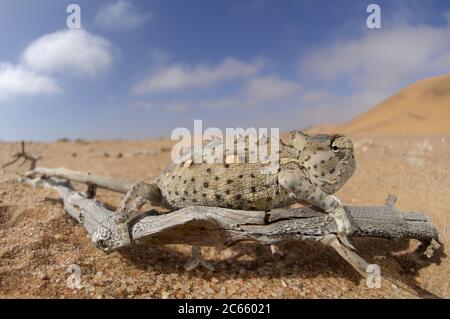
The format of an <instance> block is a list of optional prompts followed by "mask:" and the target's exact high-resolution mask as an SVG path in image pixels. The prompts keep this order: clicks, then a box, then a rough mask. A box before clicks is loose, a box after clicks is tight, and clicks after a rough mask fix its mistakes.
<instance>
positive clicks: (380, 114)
mask: <svg viewBox="0 0 450 319" xmlns="http://www.w3.org/2000/svg"><path fill="white" fill-rule="evenodd" d="M333 130H336V131H339V132H343V133H349V134H355V133H400V134H422V133H448V132H450V75H445V76H439V77H433V78H429V79H425V80H422V81H419V82H416V83H414V84H413V85H411V86H409V87H407V88H405V89H403V90H401V91H400V92H398V93H397V94H395V95H393V96H392V97H390V98H389V99H387V100H386V101H384V102H382V103H380V104H378V105H377V106H375V107H374V108H372V109H371V110H369V111H368V112H366V113H364V114H362V115H360V116H358V117H356V118H354V119H353V120H351V121H350V122H348V123H346V124H344V125H341V126H338V127H337V128H334V129H333Z"/></svg>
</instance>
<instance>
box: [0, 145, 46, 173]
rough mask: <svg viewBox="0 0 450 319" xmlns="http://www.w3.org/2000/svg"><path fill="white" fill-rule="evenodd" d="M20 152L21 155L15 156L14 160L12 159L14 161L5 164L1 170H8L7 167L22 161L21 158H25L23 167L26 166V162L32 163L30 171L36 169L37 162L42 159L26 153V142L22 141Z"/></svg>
mask: <svg viewBox="0 0 450 319" xmlns="http://www.w3.org/2000/svg"><path fill="white" fill-rule="evenodd" d="M20 149H21V150H20V152H19V153H16V154H15V155H14V156H13V158H12V160H11V161H9V162H8V163H6V164H4V165H3V166H2V167H1V168H0V169H4V168H6V167H8V166H11V165H13V164H14V163H15V162H17V161H18V160H19V159H21V158H23V160H24V161H23V163H22V164H21V165H23V164H25V163H26V162H28V161H29V162H30V170H34V169H35V168H36V162H37V161H38V160H40V159H41V157H40V156H38V157H36V156H33V155H30V154H28V153H27V152H26V151H25V142H24V141H22V142H21V143H20Z"/></svg>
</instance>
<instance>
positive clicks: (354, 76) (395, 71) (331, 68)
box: [300, 25, 450, 90]
mask: <svg viewBox="0 0 450 319" xmlns="http://www.w3.org/2000/svg"><path fill="white" fill-rule="evenodd" d="M300 66H301V69H302V71H306V73H307V74H309V75H313V76H315V77H316V78H319V79H327V80H341V79H343V80H347V79H349V80H350V81H351V84H352V85H353V87H359V88H370V89H372V90H391V89H392V88H395V87H396V86H397V85H398V84H400V83H401V82H402V81H404V80H407V79H410V78H411V77H417V76H419V77H420V76H421V75H422V76H423V75H425V74H431V73H433V72H435V73H444V72H448V71H449V70H450V28H449V27H441V28H439V27H429V26H408V25H404V26H399V27H396V28H393V29H388V30H384V29H383V30H381V31H380V32H369V33H367V34H366V35H365V36H364V37H363V38H360V39H358V40H353V41H338V42H336V43H335V44H334V45H332V46H331V47H330V46H327V47H324V48H322V49H319V50H316V51H314V52H312V53H311V54H310V55H309V56H307V57H306V58H304V59H303V60H301V62H300Z"/></svg>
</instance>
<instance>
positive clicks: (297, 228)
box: [20, 168, 442, 276]
mask: <svg viewBox="0 0 450 319" xmlns="http://www.w3.org/2000/svg"><path fill="white" fill-rule="evenodd" d="M35 174H41V175H43V176H42V177H37V178H34V179H32V178H31V177H33V176H34V175H35ZM27 176H28V177H24V178H21V179H20V182H22V183H26V184H29V185H33V186H41V187H47V188H52V189H55V190H56V191H57V192H58V193H59V197H60V198H61V199H62V201H63V203H64V208H65V210H66V211H67V213H68V214H69V215H70V216H72V217H73V218H75V219H76V220H77V221H78V222H80V223H81V224H83V226H84V227H85V228H86V230H87V232H88V233H89V235H90V236H91V238H92V241H93V243H94V244H95V245H96V246H97V247H98V248H100V249H102V250H104V251H111V250H114V249H118V248H123V247H124V246H125V245H124V243H123V242H122V241H121V239H120V236H119V235H118V230H117V229H116V227H115V222H114V220H115V218H114V214H115V213H114V212H113V211H110V210H108V209H107V208H105V207H104V205H103V204H102V203H101V202H99V201H97V200H95V199H90V198H88V197H87V196H86V194H85V193H81V192H78V191H76V190H75V189H73V187H72V186H71V184H70V182H68V181H67V180H65V179H69V180H72V181H76V182H83V183H87V184H88V185H96V186H98V187H103V188H107V189H111V190H115V191H118V192H121V193H123V192H126V191H127V190H128V189H129V186H130V184H127V183H123V182H120V181H116V180H112V179H108V178H103V177H99V176H95V175H91V174H86V173H80V172H73V171H68V170H65V169H45V168H37V169H35V170H34V171H32V172H30V173H28V174H27ZM61 178H63V179H61ZM394 204H395V197H388V199H387V201H386V205H385V206H346V207H345V209H346V211H347V213H348V215H349V218H350V220H351V224H352V226H353V229H354V233H353V234H352V235H351V237H378V238H385V239H390V240H400V239H407V238H409V239H417V240H420V241H422V242H423V243H424V244H425V245H424V246H428V247H434V248H435V249H438V248H440V247H439V244H438V232H437V230H436V228H435V227H434V226H433V224H432V223H431V221H430V220H429V218H428V217H427V216H426V215H424V214H420V213H414V212H408V213H405V212H401V211H399V210H398V209H397V208H396V207H395V205H394ZM130 232H131V235H132V242H131V244H134V243H147V244H153V245H162V244H190V245H199V246H222V247H227V246H231V245H233V244H234V243H236V242H239V241H257V242H260V243H262V244H277V243H280V242H286V241H299V240H314V241H320V242H322V243H324V244H326V245H329V246H331V247H333V248H334V249H335V250H336V251H337V252H338V253H339V255H341V257H343V258H344V259H345V260H346V261H347V262H349V263H350V264H351V265H352V266H353V267H354V268H355V269H356V270H357V271H358V272H359V273H360V274H361V275H363V276H364V275H366V269H367V265H368V264H367V263H366V262H365V261H364V260H363V259H362V258H361V257H359V256H358V255H357V254H356V253H355V252H353V251H351V250H349V249H348V248H346V247H345V246H344V245H341V243H340V242H339V240H338V238H337V237H336V235H335V234H336V224H335V222H334V219H333V218H332V217H330V215H328V214H325V213H323V212H321V211H320V210H318V209H316V208H313V207H304V208H288V209H274V210H272V211H270V212H263V211H239V210H231V209H226V208H217V207H201V206H197V207H187V208H183V209H180V210H177V211H174V212H171V213H166V214H160V213H158V212H157V211H150V212H147V213H146V214H144V215H143V216H141V217H140V218H139V219H138V220H135V222H134V223H132V225H131V227H130ZM441 248H442V247H441Z"/></svg>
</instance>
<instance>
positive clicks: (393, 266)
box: [0, 135, 450, 298]
mask: <svg viewBox="0 0 450 319" xmlns="http://www.w3.org/2000/svg"><path fill="white" fill-rule="evenodd" d="M354 141H355V144H356V155H357V160H358V168H357V171H356V173H355V175H354V176H353V177H352V178H351V179H350V181H349V182H348V183H347V184H346V185H345V186H344V188H343V189H342V190H341V191H339V193H338V195H339V196H341V197H342V198H343V200H344V201H345V202H346V203H347V204H355V205H356V204H363V205H379V204H383V203H384V200H385V198H386V196H387V195H388V194H389V193H393V194H396V195H397V196H398V202H397V206H398V207H399V208H400V209H402V210H405V211H418V212H427V213H428V214H429V216H430V217H431V219H432V221H433V223H434V224H435V225H436V227H437V228H438V229H439V232H440V236H441V241H442V242H444V244H446V248H445V253H446V254H447V255H448V252H449V248H448V247H449V246H450V243H449V237H450V235H449V234H448V232H447V231H446V229H447V226H448V224H449V221H450V196H449V194H450V192H449V191H450V178H449V176H450V135H449V136H436V135H434V136H416V137H411V136H410V137H401V136H373V137H370V136H359V137H355V139H354ZM170 145H171V144H170V142H169V141H164V140H145V141H99V142H93V141H92V142H83V141H78V142H57V143H52V144H40V143H33V144H27V149H28V150H29V151H30V152H32V153H34V154H39V155H41V156H43V159H42V160H41V161H40V162H39V165H40V166H47V167H58V166H63V167H66V168H70V169H75V170H84V171H87V170H89V171H91V172H94V173H96V174H100V175H105V176H110V177H115V178H121V179H123V180H130V181H131V180H145V181H152V179H154V178H155V177H156V176H157V175H158V174H159V173H160V172H161V171H162V170H163V169H164V167H165V166H166V165H167V164H168V163H169V161H170ZM17 151H18V145H17V144H16V143H0V163H5V162H6V161H7V160H8V159H9V158H10V156H11V155H12V154H14V153H15V152H17ZM25 169H26V168H25V167H22V168H20V167H19V166H18V165H15V166H12V167H8V168H6V169H5V170H4V171H0V297H50V298H73V297H76V298H78V297H83V298H111V297H115V298H117V297H119V298H121V297H124V298H228V297H242V298H255V297H256V298H333V297H334V298H417V297H433V296H437V297H445V298H449V297H450V280H449V278H450V263H449V261H448V259H447V258H446V257H444V258H443V259H442V261H441V263H440V264H439V265H436V264H429V263H427V262H424V261H423V260H421V259H420V258H418V256H417V255H416V254H414V252H413V250H414V248H415V247H417V245H418V243H417V242H416V241H402V242H390V241H387V240H380V239H354V240H353V242H354V244H355V246H356V247H357V249H358V252H359V253H360V254H361V255H362V256H363V257H364V258H365V259H366V260H367V261H369V262H371V263H376V264H379V265H380V267H381V271H382V276H383V277H382V285H381V288H379V289H376V288H374V289H370V288H368V287H367V286H366V284H365V280H362V279H361V278H360V277H359V275H358V274H357V273H356V272H355V271H354V270H353V269H352V268H351V267H350V266H349V265H348V264H347V263H346V262H345V261H343V260H341V258H340V257H339V256H338V255H337V254H336V253H335V252H334V251H332V250H331V249H329V248H327V247H323V246H321V245H320V244H316V243H296V244H285V245H283V246H281V250H282V251H283V252H284V256H282V257H281V256H273V255H272V254H271V253H270V249H269V248H268V247H265V246H261V245H257V244H253V243H241V244H238V245H236V246H234V247H232V248H229V249H226V250H224V251H218V250H216V249H215V248H203V253H204V256H205V257H206V258H207V259H209V260H211V261H212V263H213V265H214V266H215V268H216V270H215V272H209V271H207V270H205V269H203V268H200V269H196V270H194V271H192V272H189V273H186V272H185V271H184V269H183V265H184V263H185V262H186V261H187V260H188V257H189V252H190V247H189V246H185V245H170V246H164V247H147V246H139V247H136V248H134V249H132V250H130V251H126V252H125V251H122V252H114V253H111V254H109V255H108V254H105V253H103V252H101V251H99V250H97V249H96V248H95V247H93V246H92V245H91V243H90V240H89V238H88V237H87V235H86V232H85V231H84V229H83V227H82V226H80V225H78V224H76V223H75V222H74V221H73V220H72V219H71V218H70V217H69V216H68V215H67V214H65V212H64V210H63V208H62V206H61V204H60V203H58V202H57V201H55V199H56V198H57V197H56V194H55V192H53V191H51V190H43V189H32V188H30V187H27V186H23V185H20V184H17V183H15V182H13V181H11V179H13V178H15V177H16V176H17V175H16V173H19V172H23V171H24V170H25ZM98 198H99V199H100V200H102V201H105V202H106V203H108V204H109V205H111V206H113V207H114V206H115V205H117V204H118V202H119V200H120V198H121V195H120V194H115V193H112V192H108V191H99V194H98ZM446 233H447V234H446ZM71 264H76V265H78V266H79V267H80V269H81V284H82V288H80V289H71V288H68V286H67V279H68V277H69V273H68V272H67V269H68V267H69V265H71Z"/></svg>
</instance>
